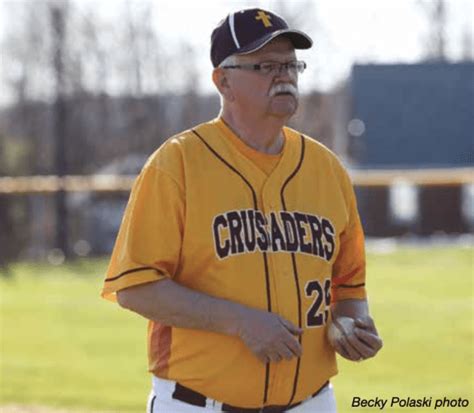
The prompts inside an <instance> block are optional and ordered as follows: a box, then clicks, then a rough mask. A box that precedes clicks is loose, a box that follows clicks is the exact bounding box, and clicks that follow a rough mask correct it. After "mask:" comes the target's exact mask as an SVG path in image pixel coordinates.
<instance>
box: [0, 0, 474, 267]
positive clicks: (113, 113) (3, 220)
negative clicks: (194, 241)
mask: <svg viewBox="0 0 474 413" xmlns="http://www.w3.org/2000/svg"><path fill="white" fill-rule="evenodd" d="M252 6H257V7H258V6H260V7H263V8H271V9H273V10H274V11H276V12H277V13H280V14H282V15H284V16H285V17H286V18H287V19H288V20H289V21H290V22H291V24H292V25H294V26H296V27H299V28H301V29H302V30H305V31H306V32H308V33H309V34H310V35H311V36H312V38H313V39H314V41H315V47H314V48H313V49H311V50H309V51H302V52H300V54H299V56H300V58H301V59H303V60H305V61H306V62H307V63H308V66H309V69H308V70H307V71H306V72H305V73H304V74H303V75H302V76H301V80H300V88H301V92H302V99H301V104H300V109H299V111H298V114H297V115H296V116H295V118H294V119H293V120H292V121H291V126H294V127H296V128H297V129H299V130H301V131H303V132H305V133H307V134H308V135H310V136H312V137H314V138H316V139H318V140H319V141H321V142H322V143H324V144H325V145H327V146H328V147H329V148H331V149H332V150H334V151H335V152H336V153H337V154H338V155H339V156H340V157H341V158H342V160H343V161H344V162H345V164H346V165H347V167H348V168H349V169H350V170H351V173H352V176H353V179H354V183H355V184H356V187H357V195H358V200H359V208H360V213H361V216H362V220H363V224H364V227H365V230H366V233H367V235H368V237H393V236H404V237H405V238H406V237H413V236H432V235H433V234H438V235H440V234H451V235H460V234H468V233H470V232H471V231H472V229H473V226H474V187H473V182H474V174H473V169H472V168H473V166H474V165H473V149H474V139H473V130H474V116H473V115H474V113H473V111H474V62H473V60H474V44H473V26H472V17H473V3H472V2H471V1H470V0H451V1H448V0H399V1H385V2H383V3H380V2H377V1H375V0H361V1H358V2H356V3H355V2H354V3H352V2H351V3H348V2H346V1H343V0H333V1H330V2H329V1H320V0H298V1H291V2H290V1H283V0H275V1H251V2H250V1H211V0H203V1H199V2H185V1H174V2H164V1H153V0H137V1H118V0H117V1H112V0H100V1H89V0H69V1H67V0H62V1H58V0H50V1H46V0H37V1H30V0H24V1H22V0H15V1H12V0H3V1H2V2H1V8H0V41H1V56H2V64H1V71H0V75H1V77H0V79H1V88H0V90H1V93H0V174H1V178H0V262H1V263H2V264H3V266H4V267H5V266H6V264H7V263H8V262H11V261H17V260H24V259H28V260H48V261H49V262H50V263H52V264H61V263H62V262H63V261H64V259H65V258H71V259H72V258H74V257H83V256H89V255H104V254H109V253H110V251H111V248H112V246H113V242H114V238H115V235H116V232H117V229H118V226H119V223H120V220H121V215H122V212H123V209H124V206H125V203H126V200H127V196H128V191H129V188H130V185H131V182H132V180H133V177H134V176H136V174H137V173H138V172H139V170H140V168H141V166H142V165H143V163H144V161H145V159H146V157H147V156H148V155H149V154H151V153H152V152H153V151H154V150H155V149H156V148H157V147H158V146H159V145H160V144H161V143H162V142H163V141H164V140H165V139H167V138H168V137H170V136H172V135H173V134H175V133H177V132H179V131H181V130H184V129H186V128H188V127H191V126H192V125H194V124H196V123H199V122H203V121H206V120H208V119H211V118H213V117H214V116H216V114H217V113H218V110H219V100H218V96H217V93H216V92H215V90H214V89H213V85H212V82H211V79H210V77H211V70H212V67H211V63H210V60H209V37H210V32H211V31H212V28H213V27H215V25H216V24H217V23H218V22H219V20H220V19H221V18H223V17H224V16H225V15H226V14H227V13H228V12H229V10H232V9H238V8H243V7H252Z"/></svg>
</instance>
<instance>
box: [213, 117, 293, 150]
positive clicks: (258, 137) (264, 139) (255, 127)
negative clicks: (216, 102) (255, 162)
mask: <svg viewBox="0 0 474 413" xmlns="http://www.w3.org/2000/svg"><path fill="white" fill-rule="evenodd" d="M221 118H222V119H223V120H224V122H225V123H226V124H227V126H229V128H230V129H232V131H233V132H234V133H235V134H236V135H237V136H238V137H239V138H240V139H241V140H242V141H244V142H245V143H246V144H247V145H248V146H250V147H252V148H254V149H255V150H257V151H259V152H263V153H267V154H271V155H275V154H278V153H280V152H281V150H282V149H283V144H284V142H285V138H284V135H283V130H282V129H283V126H285V122H286V121H287V119H285V118H278V117H275V116H272V117H267V118H264V119H248V118H245V119H244V118H243V117H241V116H238V115H237V114H235V113H231V112H229V111H225V110H224V111H223V112H222V114H221Z"/></svg>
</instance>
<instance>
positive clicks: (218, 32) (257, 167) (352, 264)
mask: <svg viewBox="0 0 474 413" xmlns="http://www.w3.org/2000/svg"><path fill="white" fill-rule="evenodd" d="M311 45H312V41H311V39H310V38H309V37H308V36H307V35H306V34H304V33H302V32H300V31H297V30H291V29H289V28H288V25H287V24H286V22H285V21H284V20H283V19H282V18H281V17H279V16H277V15H276V14H274V13H271V12H269V11H264V10H260V9H247V10H242V11H240V12H237V13H232V14H230V15H229V16H227V17H226V18H225V19H224V20H223V21H222V22H221V23H220V24H219V26H218V27H217V28H216V29H215V30H214V32H213V33H212V37H211V60H212V63H213V66H214V71H213V75H212V78H213V81H214V84H215V85H216V87H217V89H218V91H219V93H220V95H221V98H222V110H221V114H220V116H219V117H218V118H217V119H215V120H213V121H211V122H208V123H204V124H201V125H199V126H197V127H195V128H194V129H192V130H188V131H185V132H182V133H180V134H178V135H176V136H174V137H172V138H170V139H169V140H168V141H167V142H165V144H163V145H162V146H161V147H160V148H159V149H158V150H157V151H156V152H155V153H154V154H153V155H152V156H151V157H150V159H149V160H148V162H147V163H146V165H145V167H144V168H143V170H142V172H141V174H140V176H139V177H138V179H137V181H136V183H135V185H134V187H133V190H132V194H131V197H130V201H129V204H128V206H127V210H126V213H125V216H124V220H123V222H122V225H121V228H120V232H119V235H118V238H117V242H116V245H115V248H114V252H113V255H112V259H111V262H110V266H109V268H108V271H107V278H106V280H105V285H104V289H103V296H104V297H106V298H109V299H117V300H118V302H119V304H120V305H121V306H122V307H124V308H128V309H130V310H132V311H134V312H136V313H138V314H141V315H142V316H144V317H146V318H147V319H149V320H150V323H149V334H148V344H149V346H148V354H149V370H150V372H151V373H152V374H153V376H152V378H153V380H152V381H153V390H152V393H151V396H150V399H149V403H148V411H149V412H173V413H174V412H178V413H179V412H205V411H225V412H283V411H287V410H291V411H292V412H294V413H298V412H334V411H335V410H336V408H335V401H334V395H333V391H332V387H331V385H330V384H329V382H328V380H329V378H330V377H331V376H333V375H334V374H336V372H337V368H336V358H335V350H336V351H337V352H338V353H339V354H341V355H342V356H343V357H345V358H348V359H350V360H357V361H360V360H362V359H366V358H369V357H372V356H374V355H375V354H376V353H377V351H378V350H379V349H380V347H381V345H382V344H381V340H380V338H379V337H378V335H377V331H376V329H375V326H374V324H373V321H372V319H371V318H370V317H369V313H368V306H367V301H366V292H365V287H364V286H365V258H364V237H363V232H362V228H361V224H360V220H359V216H358V213H357V208H356V201H355V197H354V193H353V190H352V186H351V183H350V180H349V178H348V176H347V174H346V172H345V171H344V169H343V167H342V166H341V164H340V163H339V161H338V160H337V159H336V157H335V156H334V155H333V154H332V153H331V152H330V151H329V150H328V149H326V148H325V147H323V146H322V145H320V144H318V143H317V142H316V141H314V140H312V139H310V138H308V137H306V136H304V135H301V134H300V133H298V132H296V131H294V130H292V129H289V128H287V127H285V126H284V125H285V123H286V122H287V121H288V119H289V118H290V117H291V116H292V115H293V114H294V113H295V111H296V109H297V106H298V89H297V81H298V74H299V73H302V72H303V71H304V69H305V67H306V65H305V63H304V62H301V61H298V60H297V59H296V55H295V49H307V48H310V47H311ZM331 313H332V314H331ZM345 317H349V321H350V322H351V323H349V326H348V327H347V328H346V329H345V331H344V334H340V335H339V337H338V338H337V339H334V340H333V342H332V345H331V344H330V343H329V341H328V338H327V329H328V325H329V323H330V322H331V319H334V320H340V321H342V320H345V321H347V318H345ZM344 324H345V325H347V323H344ZM333 346H334V348H333Z"/></svg>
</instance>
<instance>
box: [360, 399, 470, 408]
mask: <svg viewBox="0 0 474 413" xmlns="http://www.w3.org/2000/svg"><path fill="white" fill-rule="evenodd" d="M469 405H470V402H469V400H468V399H463V398H461V397H459V398H449V397H443V398H442V399H441V398H437V399H433V397H432V396H430V397H422V398H413V397H398V396H392V397H390V398H383V397H374V398H365V397H359V396H354V397H352V403H351V407H352V408H358V407H372V408H374V409H379V410H384V409H385V408H403V407H420V408H432V409H433V410H436V409H442V408H449V407H468V406H469Z"/></svg>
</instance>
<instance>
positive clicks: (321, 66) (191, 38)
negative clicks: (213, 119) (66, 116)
mask: <svg viewBox="0 0 474 413" xmlns="http://www.w3.org/2000/svg"><path fill="white" fill-rule="evenodd" d="M19 1H27V2H29V3H31V7H34V4H35V1H39V0H0V3H1V6H2V7H0V40H1V39H2V38H3V34H4V29H2V27H3V28H5V27H6V25H7V24H8V22H7V19H6V15H7V13H6V10H7V9H8V6H9V5H11V4H12V3H15V2H19ZM71 1H73V2H74V3H75V4H76V5H77V7H79V8H83V9H84V10H86V9H87V8H90V7H93V8H94V9H95V10H96V11H97V12H98V13H100V15H101V16H102V17H103V19H104V20H105V21H107V20H110V22H114V21H116V20H117V13H118V9H119V8H118V7H117V4H120V3H122V4H123V1H122V0H71ZM299 1H303V2H304V3H305V4H307V3H311V6H312V7H311V8H310V10H308V13H307V14H306V15H305V17H303V18H302V19H301V21H302V27H299V28H300V29H302V30H303V31H305V32H307V33H308V34H309V35H310V36H311V37H312V38H313V40H314V47H313V48H312V49H310V50H309V51H300V52H299V53H298V57H299V58H300V59H302V60H305V61H306V62H307V64H308V70H307V71H306V72H305V73H304V74H303V75H302V76H301V77H300V88H301V90H302V91H303V92H304V91H305V90H310V89H319V90H324V91H327V90H330V89H331V88H333V87H334V86H335V85H337V84H338V83H340V82H341V81H343V80H344V79H346V78H347V76H348V75H349V73H350V68H351V66H352V65H353V64H354V63H413V62H416V61H419V60H420V59H421V58H422V57H423V53H424V49H423V39H424V38H426V36H427V35H428V32H429V29H430V25H429V22H428V20H427V18H426V15H424V14H423V11H422V7H421V6H420V3H422V2H425V3H426V2H429V1H431V0H357V1H354V0H312V1H311V0H309V1H306V0H286V2H285V6H287V7H288V8H290V9H291V7H292V5H295V4H296V3H297V2H299ZM274 3H275V1H272V0H257V1H254V2H252V1H247V0H199V1H192V0H188V1H185V0H173V1H169V0H166V1H162V0H155V2H154V21H155V22H156V30H157V31H158V33H159V36H160V37H159V38H160V41H161V42H162V44H165V45H167V46H168V47H170V48H173V47H177V46H178V45H179V43H180V42H181V41H182V40H185V41H187V42H189V43H190V44H191V45H193V46H195V47H196V48H197V50H199V51H201V50H202V51H203V52H202V53H201V52H199V53H198V56H197V59H198V67H199V68H200V72H201V78H200V79H199V86H198V87H199V90H200V91H202V92H210V91H212V90H213V85H212V83H211V81H210V76H211V71H212V67H211V65H210V61H209V37H210V33H211V31H212V29H213V28H214V27H215V26H216V24H217V23H218V22H219V20H221V19H222V18H223V17H225V16H226V15H227V14H228V13H229V12H230V11H233V10H238V9H241V8H246V7H252V6H253V5H255V6H256V7H263V8H268V9H270V10H271V9H272V4H273V5H274ZM446 3H447V15H448V25H447V40H448V41H447V49H448V54H449V56H450V57H451V58H452V59H453V60H457V59H459V57H460V56H461V39H462V35H463V32H464V31H465V30H466V29H468V28H470V30H471V36H472V30H473V29H472V26H473V14H474V6H473V5H474V2H473V1H472V0H447V1H446ZM130 4H131V7H134V6H137V5H138V6H139V0H134V1H131V2H130ZM2 60H4V59H2ZM3 64H5V62H3ZM6 64H8V62H6ZM1 76H2V69H1V68H0V81H1ZM2 89H3V88H2ZM5 99H7V94H6V93H2V94H0V104H1V103H2V102H3V101H4V100H5Z"/></svg>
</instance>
